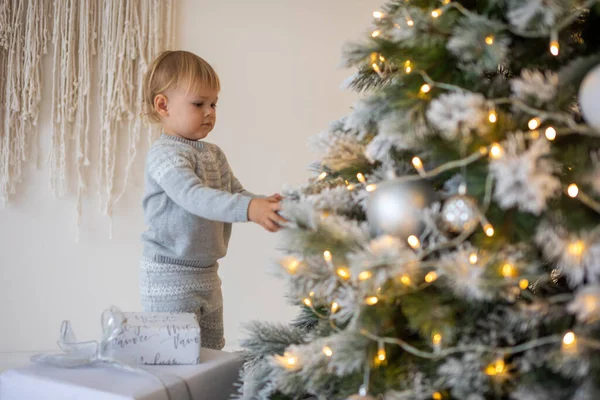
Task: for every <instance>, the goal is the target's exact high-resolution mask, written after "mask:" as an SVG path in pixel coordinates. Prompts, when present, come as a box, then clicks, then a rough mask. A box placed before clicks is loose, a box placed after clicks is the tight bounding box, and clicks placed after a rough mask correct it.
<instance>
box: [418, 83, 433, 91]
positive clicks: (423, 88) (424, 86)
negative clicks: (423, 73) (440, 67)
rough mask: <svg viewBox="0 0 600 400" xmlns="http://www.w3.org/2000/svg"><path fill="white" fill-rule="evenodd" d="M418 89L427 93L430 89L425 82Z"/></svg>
mask: <svg viewBox="0 0 600 400" xmlns="http://www.w3.org/2000/svg"><path fill="white" fill-rule="evenodd" d="M420 90H421V93H429V91H430V90H431V86H429V85H428V84H426V83H425V84H424V85H423V86H421V89H420Z"/></svg>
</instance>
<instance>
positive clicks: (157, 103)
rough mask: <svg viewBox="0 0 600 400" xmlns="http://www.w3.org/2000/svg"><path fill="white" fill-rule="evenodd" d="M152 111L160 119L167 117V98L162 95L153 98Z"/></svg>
mask: <svg viewBox="0 0 600 400" xmlns="http://www.w3.org/2000/svg"><path fill="white" fill-rule="evenodd" d="M154 109H155V110H156V112H157V113H158V114H159V115H160V116H161V117H168V116H169V108H168V105H167V96H165V95H164V94H157V95H156V96H154Z"/></svg>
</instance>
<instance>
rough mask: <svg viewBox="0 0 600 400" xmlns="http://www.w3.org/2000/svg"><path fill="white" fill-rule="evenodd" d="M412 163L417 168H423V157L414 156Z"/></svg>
mask: <svg viewBox="0 0 600 400" xmlns="http://www.w3.org/2000/svg"><path fill="white" fill-rule="evenodd" d="M412 165H413V166H414V167H415V168H416V169H420V168H423V162H422V161H421V159H420V158H419V157H413V159H412Z"/></svg>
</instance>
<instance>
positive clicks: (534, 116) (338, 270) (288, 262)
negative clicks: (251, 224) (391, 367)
mask: <svg viewBox="0 0 600 400" xmlns="http://www.w3.org/2000/svg"><path fill="white" fill-rule="evenodd" d="M441 3H442V6H441V7H440V8H436V9H434V10H432V11H431V12H430V16H431V18H434V19H436V18H439V17H440V16H441V15H442V14H443V13H444V12H446V11H447V10H448V9H449V8H454V9H456V10H458V11H460V12H461V13H462V14H464V15H473V13H471V12H470V11H469V10H467V9H465V8H464V7H463V6H462V5H461V4H459V3H457V2H452V1H450V0H443V1H441ZM596 3H599V1H598V0H590V1H588V2H586V3H585V4H584V5H583V6H582V7H581V8H578V9H576V10H575V11H573V12H572V13H570V14H568V15H567V16H565V17H564V19H563V20H562V21H560V22H558V23H557V24H556V25H555V26H554V28H553V29H552V31H551V32H550V36H549V46H548V49H549V52H550V54H552V55H553V56H558V55H559V53H560V43H559V37H558V32H560V31H561V30H562V29H564V28H566V27H567V26H568V25H569V24H570V23H572V22H573V21H574V20H575V19H576V18H577V17H579V16H580V15H581V13H582V12H583V10H584V9H586V8H589V7H591V6H593V5H594V4H596ZM401 12H402V13H403V15H404V19H405V23H406V26H407V27H408V28H411V27H414V26H415V21H414V20H413V18H412V17H411V16H410V15H409V13H408V12H407V10H406V9H403V10H401ZM373 17H374V18H375V20H376V21H378V22H381V21H383V20H384V19H385V18H386V15H385V13H384V12H382V11H375V12H374V13H373ZM394 27H395V28H397V29H402V27H400V25H398V24H397V23H396V24H394ZM501 28H502V29H505V30H507V31H510V32H512V33H514V34H516V35H519V36H523V37H527V38H533V37H543V36H545V35H546V34H542V33H539V32H526V31H520V30H517V29H515V28H513V27H511V26H508V25H501ZM383 35H384V32H383V31H382V30H381V29H376V30H374V31H373V32H372V33H371V37H373V38H378V37H382V36H383ZM495 39H496V38H495V36H494V35H493V34H488V35H486V36H485V37H483V38H482V40H483V42H484V43H485V44H486V45H488V46H493V45H494V43H496V40H495ZM385 62H386V59H385V57H384V56H383V55H381V54H377V53H372V54H371V57H370V65H371V67H372V69H373V70H374V71H375V73H377V74H378V75H379V76H380V77H381V78H385V77H386V75H385V74H386V73H387V71H390V70H391V68H389V67H387V66H385ZM381 63H383V64H381ZM402 67H403V68H402V70H403V71H404V72H405V73H406V74H411V73H413V72H415V71H417V72H418V73H419V74H421V76H422V77H423V81H424V82H423V84H422V85H421V87H420V88H419V93H420V94H421V95H422V96H426V95H427V94H428V93H430V92H431V90H432V89H433V88H439V89H443V90H448V91H462V92H464V91H465V89H464V88H461V87H459V86H455V85H451V84H447V83H443V82H435V81H434V80H432V79H431V78H430V77H429V76H428V75H427V73H426V72H425V71H421V70H418V69H417V68H416V67H417V66H416V65H415V64H414V62H413V61H411V60H405V61H404V63H403V64H402ZM487 102H488V104H489V105H490V106H489V111H488V115H487V121H488V122H489V123H490V124H495V123H497V122H498V121H499V119H500V115H499V113H500V111H499V106H500V105H511V106H513V107H516V108H517V109H519V110H521V111H523V112H525V113H526V114H529V115H530V116H531V119H530V120H529V121H528V122H527V128H528V131H527V132H526V138H527V139H530V140H538V139H539V138H540V137H541V135H542V134H543V136H544V137H545V139H546V140H548V141H549V142H553V141H555V140H556V139H557V137H559V136H561V135H570V134H582V135H589V136H593V137H600V132H598V131H596V130H594V129H591V128H590V127H588V126H587V125H580V124H577V123H576V122H575V121H574V120H573V119H572V118H571V117H570V116H569V115H567V114H561V113H556V112H548V111H545V110H539V109H536V108H533V107H531V106H528V105H527V104H525V103H523V102H521V101H520V100H517V99H512V98H499V99H488V100H487ZM552 122H554V123H559V124H563V125H564V126H563V127H560V126H558V125H555V124H553V123H552ZM542 132H543V133H542ZM503 156H504V148H503V146H502V143H496V142H495V143H491V144H490V145H488V146H484V147H481V148H480V149H479V150H478V151H476V152H474V153H472V154H469V155H467V156H466V157H464V158H461V159H457V160H453V161H450V162H447V163H444V164H442V165H439V166H437V167H436V168H434V169H432V170H430V171H427V170H426V169H425V167H424V164H423V161H422V160H421V158H419V157H417V156H414V157H413V158H412V160H411V164H412V166H413V167H414V168H415V170H416V174H411V175H405V176H402V177H400V178H397V179H398V180H401V181H416V180H421V179H424V178H431V177H435V176H437V175H439V174H441V173H443V172H446V171H449V170H452V169H457V168H464V167H466V166H468V165H470V164H472V163H474V162H477V161H479V160H481V159H483V158H485V157H488V158H489V159H490V160H498V159H500V158H502V157H503ZM328 176H329V174H328V173H327V172H321V173H320V175H319V176H318V178H317V180H318V181H323V180H325V179H326V178H327V177H328ZM487 182H488V184H487V185H486V193H485V196H484V207H483V210H479V211H480V218H479V219H480V226H481V228H482V229H483V232H484V233H485V235H486V236H488V237H493V236H494V234H495V230H494V227H493V226H492V224H490V223H489V221H487V219H486V218H485V211H487V208H488V207H489V203H490V202H491V190H492V179H490V176H488V179H487ZM346 188H347V190H349V191H353V190H357V189H360V188H363V189H364V190H366V191H367V192H373V191H375V190H377V184H376V183H369V182H368V181H367V178H365V176H364V174H363V173H360V172H359V173H357V174H356V182H349V181H346ZM563 192H564V194H565V195H566V196H568V197H570V198H573V199H577V200H579V201H580V202H581V203H582V204H584V205H585V206H587V207H589V208H590V209H592V210H594V211H595V212H597V213H600V203H599V202H598V201H596V200H595V199H593V198H592V197H591V196H589V195H588V194H586V193H584V192H583V191H582V190H581V188H580V187H579V186H578V185H577V183H576V182H570V183H568V184H567V185H565V186H564V188H563ZM474 229H476V228H473V229H469V230H466V231H465V232H463V233H461V234H460V235H459V236H457V237H456V238H455V239H453V240H451V241H449V242H447V243H442V244H441V245H437V246H433V247H432V248H429V249H423V248H422V247H421V241H420V239H419V237H417V236H416V235H410V236H408V238H407V239H406V242H407V244H408V245H409V246H410V248H411V249H413V250H414V251H415V252H417V254H418V257H417V258H416V260H411V261H410V263H411V264H412V265H416V266H420V267H421V268H422V269H430V268H431V267H434V265H433V262H428V261H427V260H425V259H426V258H427V257H428V256H429V255H431V254H432V253H435V252H437V251H439V250H441V249H444V248H450V247H457V246H459V245H460V244H461V243H463V242H464V241H466V240H467V239H468V237H469V236H470V235H471V234H472V233H473V232H474ZM386 238H387V239H388V240H390V241H391V240H393V239H392V238H391V237H387V235H386V237H384V240H385V239H386ZM585 250H586V244H585V243H584V242H583V241H582V240H575V241H573V242H572V243H570V244H569V245H568V246H567V247H566V251H567V252H568V253H569V254H571V255H573V256H576V257H581V256H582V255H583V253H584V252H585ZM333 259H334V255H333V254H332V253H331V251H329V250H325V251H324V252H323V260H324V261H325V263H326V265H327V266H328V267H329V269H330V270H331V272H332V274H333V275H334V276H336V277H337V279H338V280H339V282H340V283H341V284H342V285H358V284H359V283H360V282H363V281H367V280H369V279H371V278H372V276H373V273H372V272H371V271H369V270H364V271H361V272H360V273H358V275H357V276H356V280H354V279H353V276H352V274H351V272H350V270H349V269H348V267H347V266H345V265H336V264H335V263H334V261H333ZM468 260H469V263H470V264H471V265H476V264H477V263H478V262H479V261H480V256H479V255H478V253H477V252H476V251H474V252H472V253H471V254H469V256H468ZM281 265H282V266H283V267H284V268H285V270H286V271H287V272H288V273H289V274H292V275H293V274H296V273H297V272H298V269H299V268H300V267H301V265H302V262H301V261H300V260H299V259H297V258H295V257H293V256H288V257H285V258H284V259H282V260H281ZM499 274H500V275H501V276H503V277H504V278H507V279H511V280H514V281H515V282H516V284H517V288H518V289H517V290H522V291H525V290H526V289H527V288H529V286H530V285H529V280H528V279H525V278H524V277H520V276H519V270H518V268H517V267H516V266H515V265H513V264H512V263H510V262H502V263H500V266H499ZM422 279H423V280H422V282H413V278H411V276H409V275H408V274H403V275H401V276H399V277H398V281H399V282H401V283H402V284H403V285H405V286H406V287H410V288H412V289H414V290H422V289H423V288H425V287H427V286H428V285H430V284H433V283H434V282H435V281H436V280H437V279H438V273H437V272H436V271H434V270H430V271H428V272H427V273H425V274H424V275H423V278H422ZM313 296H314V293H312V292H311V293H310V294H309V296H308V297H306V298H304V299H303V300H302V302H303V304H304V305H305V306H307V307H309V308H310V309H311V310H312V311H313V312H314V313H315V314H316V315H317V316H318V317H319V318H323V319H328V320H329V321H330V323H331V325H332V327H334V328H336V330H339V328H337V327H336V326H335V323H334V321H333V319H332V316H333V315H334V314H336V313H338V312H339V311H340V309H341V306H340V304H339V303H338V302H337V301H333V302H332V303H331V304H330V305H329V307H328V313H327V314H323V313H321V312H319V311H318V310H317V309H316V307H315V304H314V300H313ZM380 299H381V295H380V294H379V293H377V294H372V295H368V296H366V297H365V298H364V299H363V301H364V304H365V305H366V306H376V305H377V304H378V303H379V302H380ZM360 334H361V335H363V336H364V337H366V338H368V339H370V340H372V341H374V342H376V343H377V353H376V355H375V358H374V360H372V365H373V366H375V367H377V366H380V365H382V364H383V363H385V362H386V359H387V352H386V348H385V345H386V344H388V345H397V346H400V347H401V348H402V349H403V350H404V351H406V352H409V353H410V354H413V355H414V356H417V357H422V358H427V359H439V358H443V357H447V356H449V355H453V354H457V353H464V352H469V351H477V352H485V353H490V354H492V356H493V357H492V358H493V359H494V360H493V361H492V362H491V363H490V364H489V365H488V366H487V367H486V368H485V373H486V374H487V375H488V376H490V377H493V378H497V379H505V378H506V377H507V376H508V374H509V372H510V369H511V366H510V365H507V364H506V358H507V356H510V355H511V354H517V353H521V352H524V351H527V350H531V349H534V348H536V347H540V346H545V345H552V344H559V343H560V344H561V350H562V351H564V352H565V353H572V354H575V353H577V351H578V348H579V345H582V346H586V347H589V348H593V349H597V350H600V342H599V341H596V340H593V339H590V338H585V337H579V336H577V335H576V334H575V333H574V332H573V331H568V332H566V333H564V335H551V336H546V337H541V338H537V339H534V340H531V341H528V342H525V343H521V344H519V345H516V346H509V347H502V348H494V347H488V346H482V345H468V346H457V347H446V348H445V347H444V346H443V343H444V338H443V334H442V332H439V331H433V332H432V333H431V338H430V339H431V348H432V351H426V350H422V349H418V348H416V347H414V346H412V345H411V344H410V343H408V342H406V341H404V340H402V339H401V338H396V337H383V336H379V335H377V334H374V333H372V332H369V331H367V330H365V329H361V330H360ZM322 352H323V354H324V355H325V356H326V357H327V358H330V357H332V356H333V355H334V351H333V349H332V348H331V346H329V345H325V346H324V347H323V349H322ZM276 359H277V361H278V362H279V364H280V365H281V366H283V367H285V368H288V369H297V368H299V367H300V366H301V360H300V359H299V357H298V355H296V354H293V353H291V352H285V353H284V354H283V356H277V357H276ZM370 370H371V363H369V364H367V366H366V368H365V377H364V382H363V385H362V386H361V388H360V390H359V394H360V395H366V394H367V392H368V386H369V379H370ZM432 399H434V400H442V399H443V395H442V394H441V393H440V392H435V393H433V394H432Z"/></svg>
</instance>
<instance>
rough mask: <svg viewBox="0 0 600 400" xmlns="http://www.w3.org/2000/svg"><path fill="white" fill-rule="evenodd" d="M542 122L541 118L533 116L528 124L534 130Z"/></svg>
mask: <svg viewBox="0 0 600 400" xmlns="http://www.w3.org/2000/svg"><path fill="white" fill-rule="evenodd" d="M540 123H541V120H540V119H539V118H532V119H530V120H529V122H528V123H527V126H528V127H529V129H531V130H534V129H537V128H538V127H539V126H540Z"/></svg>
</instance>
